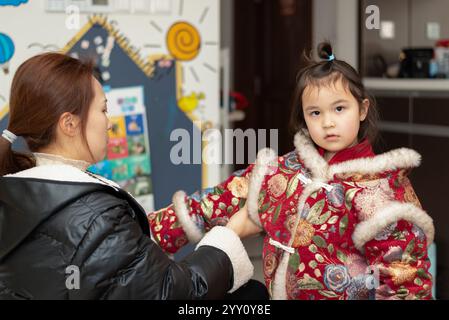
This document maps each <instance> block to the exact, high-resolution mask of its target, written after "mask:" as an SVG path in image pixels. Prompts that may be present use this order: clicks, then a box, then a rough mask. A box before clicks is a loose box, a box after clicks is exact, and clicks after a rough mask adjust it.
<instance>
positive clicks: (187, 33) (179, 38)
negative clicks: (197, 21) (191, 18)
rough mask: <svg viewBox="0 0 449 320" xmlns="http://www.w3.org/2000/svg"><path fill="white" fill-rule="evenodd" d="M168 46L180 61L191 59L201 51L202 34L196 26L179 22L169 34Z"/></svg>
mask: <svg viewBox="0 0 449 320" xmlns="http://www.w3.org/2000/svg"><path fill="white" fill-rule="evenodd" d="M167 47H168V50H169V51H170V54H171V55H172V56H173V57H174V58H175V59H177V60H180V61H191V60H193V59H195V58H196V57H197V56H198V54H199V53H200V49H201V36H200V33H199V32H198V29H196V28H195V27H194V26H192V25H191V24H190V23H187V22H178V23H175V24H174V25H172V26H171V28H170V30H169V31H168V34H167Z"/></svg>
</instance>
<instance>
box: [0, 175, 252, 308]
mask: <svg viewBox="0 0 449 320" xmlns="http://www.w3.org/2000/svg"><path fill="white" fill-rule="evenodd" d="M31 170H35V171H36V170H37V171H39V173H38V174H37V176H42V175H45V171H48V172H52V171H54V170H55V171H56V172H58V171H60V170H65V171H66V172H65V173H67V170H68V171H73V173H75V175H80V176H81V175H86V174H85V173H84V172H82V171H80V170H78V169H76V168H73V167H70V166H54V167H47V168H45V167H40V168H34V169H31ZM74 170H76V171H78V172H75V171H74ZM60 172H62V171H60ZM51 174H52V175H53V174H54V173H51ZM25 176H27V174H26V175H25ZM31 176H33V174H31ZM86 176H87V175H86ZM74 180H79V179H74ZM81 180H82V179H81ZM87 180H88V179H87ZM240 246H241V242H240V240H239V239H238V237H237V236H236V235H235V234H234V233H233V232H232V231H230V230H229V229H227V228H222V227H218V228H215V229H213V230H212V231H211V232H210V234H209V237H206V238H205V239H204V240H203V241H202V242H201V243H200V244H199V246H198V248H197V250H196V251H195V252H194V253H192V254H191V255H190V256H189V257H187V258H186V259H185V260H184V261H183V262H181V263H175V262H173V261H172V260H170V259H169V258H168V257H167V256H166V255H165V254H164V253H163V252H162V251H161V249H160V248H159V247H158V246H157V244H156V243H155V242H153V241H152V240H151V238H150V232H149V228H148V223H147V220H146V214H145V212H144V211H143V209H142V208H141V207H140V206H139V204H138V203H137V202H136V201H135V200H134V199H133V198H132V197H131V196H129V195H128V194H127V193H126V192H125V191H123V190H118V189H114V188H112V187H110V186H106V185H102V184H98V183H89V182H61V181H51V180H47V179H44V180H43V179H41V178H29V177H27V178H23V177H3V178H0V299H200V298H206V299H219V298H223V296H224V295H225V294H226V292H228V291H229V290H230V289H231V288H232V287H233V286H234V290H235V289H237V288H236V284H235V281H234V280H235V279H234V278H235V277H237V278H239V281H240V283H242V279H243V278H244V280H243V282H246V281H247V280H248V279H249V278H250V277H251V275H252V265H251V266H248V265H247V264H246V265H245V267H243V269H245V270H244V271H243V273H245V275H243V276H242V274H237V273H239V272H240V273H242V271H241V270H234V269H238V268H239V267H238V266H237V265H240V266H241V265H242V261H244V263H246V262H249V260H245V259H248V257H247V255H246V252H244V249H243V246H242V247H240ZM242 250H243V251H242ZM234 261H239V262H237V263H235V262H234ZM77 270H79V278H77V272H78V271H77ZM77 279H79V289H77V283H78V282H77V281H78V280H77ZM233 281H234V282H233ZM74 286H75V289H73V287H74Z"/></svg>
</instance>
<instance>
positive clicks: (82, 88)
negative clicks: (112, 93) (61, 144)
mask: <svg viewBox="0 0 449 320" xmlns="http://www.w3.org/2000/svg"><path fill="white" fill-rule="evenodd" d="M92 79H93V65H92V63H90V62H81V61H80V60H77V59H74V58H71V57H69V56H67V55H63V54H59V53H45V54H42V55H38V56H35V57H33V58H31V59H29V60H27V61H25V62H24V63H23V64H22V65H21V66H20V67H19V69H18V70H17V72H16V74H15V76H14V79H13V82H12V86H11V95H10V103H9V124H8V128H7V129H8V130H9V131H11V132H12V133H14V134H15V135H16V136H20V137H22V138H24V139H25V141H26V143H27V145H28V148H29V150H30V151H31V152H37V151H38V150H39V149H41V148H43V147H46V146H48V145H49V144H50V143H51V142H53V141H54V139H55V132H56V131H55V129H56V126H57V123H58V121H59V118H60V117H61V115H62V114H64V113H65V112H70V113H72V114H74V115H77V116H79V117H80V119H81V126H82V131H81V132H82V134H83V138H84V140H85V141H86V138H85V137H86V136H85V130H86V127H85V126H86V122H87V116H88V112H89V106H90V104H91V103H92V101H93V98H94V90H93V83H92ZM0 134H1V132H0ZM34 166H35V160H34V158H33V157H32V155H30V154H26V153H19V152H16V151H13V150H12V146H11V144H10V143H9V142H8V141H7V140H6V139H4V138H2V137H1V136H0V176H4V175H7V174H13V173H16V172H19V171H22V170H26V169H29V168H32V167H34Z"/></svg>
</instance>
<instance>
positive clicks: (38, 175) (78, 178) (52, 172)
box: [5, 165, 119, 188]
mask: <svg viewBox="0 0 449 320" xmlns="http://www.w3.org/2000/svg"><path fill="white" fill-rule="evenodd" d="M5 177H7V178H23V179H40V180H49V181H61V182H82V183H96V184H103V185H108V186H111V187H114V188H119V185H118V184H116V183H115V182H113V181H110V180H108V179H105V178H102V177H101V178H100V177H99V178H100V179H101V181H100V180H97V179H95V178H93V177H91V176H90V175H88V174H86V173H85V172H83V171H81V170H80V169H77V168H75V167H72V166H69V165H44V166H39V167H34V168H31V169H28V170H24V171H21V172H18V173H15V174H10V175H7V176H5Z"/></svg>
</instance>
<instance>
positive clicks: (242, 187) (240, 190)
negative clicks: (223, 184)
mask: <svg viewBox="0 0 449 320" xmlns="http://www.w3.org/2000/svg"><path fill="white" fill-rule="evenodd" d="M228 189H229V191H231V193H232V195H233V196H234V197H238V198H246V197H247V196H248V179H247V178H244V177H235V178H234V179H233V180H232V181H231V183H230V184H229V185H228Z"/></svg>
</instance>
